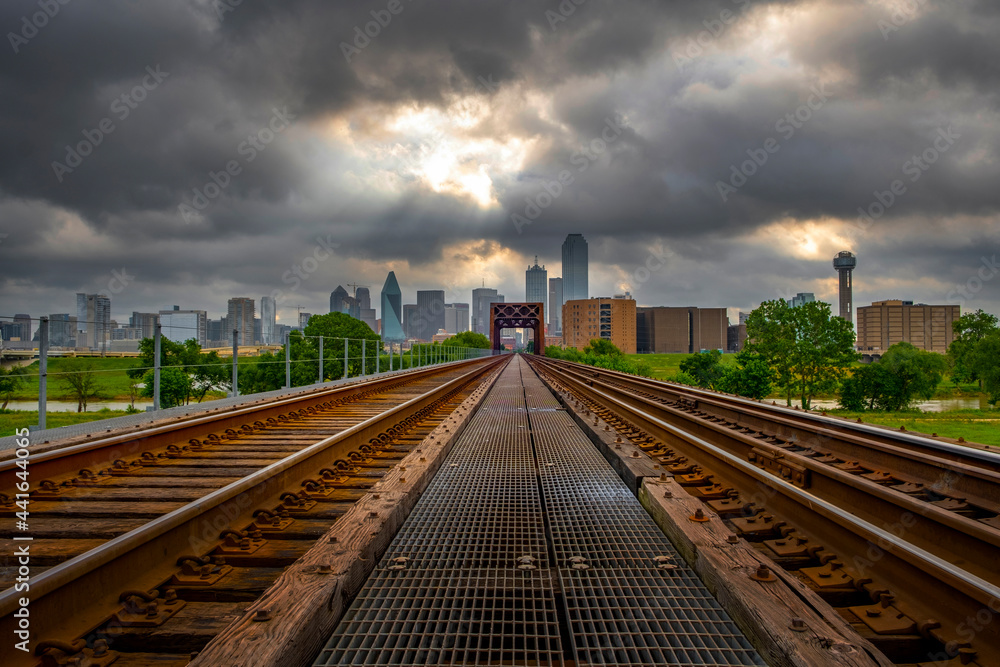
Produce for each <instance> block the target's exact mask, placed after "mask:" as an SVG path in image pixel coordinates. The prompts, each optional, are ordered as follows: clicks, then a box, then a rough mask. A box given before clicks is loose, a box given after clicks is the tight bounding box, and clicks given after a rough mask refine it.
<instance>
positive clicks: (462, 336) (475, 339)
mask: <svg viewBox="0 0 1000 667" xmlns="http://www.w3.org/2000/svg"><path fill="white" fill-rule="evenodd" d="M442 345H449V346H450V345H454V346H457V347H474V348H476V349H479V350H488V349H490V347H492V346H491V345H490V339H489V338H488V337H487V336H486V335H485V334H481V333H476V332H475V331H463V332H462V333H459V334H455V335H454V336H452V337H451V338H449V339H447V340H446V341H445V342H444V343H442Z"/></svg>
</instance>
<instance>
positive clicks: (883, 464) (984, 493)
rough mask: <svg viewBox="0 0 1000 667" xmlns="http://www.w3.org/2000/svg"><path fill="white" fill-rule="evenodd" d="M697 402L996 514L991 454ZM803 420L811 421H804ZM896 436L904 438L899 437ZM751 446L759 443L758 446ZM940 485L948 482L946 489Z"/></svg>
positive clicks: (582, 370)
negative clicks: (916, 445)
mask: <svg viewBox="0 0 1000 667" xmlns="http://www.w3.org/2000/svg"><path fill="white" fill-rule="evenodd" d="M542 363H549V364H552V363H553V362H552V361H551V360H547V361H545V362H542ZM566 363H567V362H558V364H559V367H560V368H561V369H562V370H563V371H564V372H569V373H572V374H574V375H576V376H577V377H581V378H584V379H585V380H586V381H588V382H600V384H601V386H605V387H612V386H613V384H611V383H610V382H605V381H600V380H598V379H597V377H595V372H594V371H595V369H594V368H593V367H592V366H582V365H579V364H572V365H570V366H569V367H568V368H563V366H562V364H566ZM597 370H598V371H599V372H598V373H597V374H596V375H597V376H598V377H599V376H600V375H606V376H608V379H609V380H612V379H613V380H617V381H619V382H620V384H622V385H625V386H626V387H641V388H642V390H644V391H647V392H648V393H649V394H651V395H657V396H660V397H662V394H663V393H670V392H673V393H674V394H675V395H676V396H678V397H682V398H683V397H686V395H685V394H683V392H682V391H681V390H678V389H676V388H675V387H674V386H672V385H662V384H661V383H658V382H655V381H654V382H649V381H640V380H638V379H637V378H635V377H634V376H629V375H624V374H618V373H612V372H610V371H604V370H603V369H597ZM699 403H700V405H699V406H698V408H699V409H702V410H703V409H706V406H709V407H716V408H717V409H718V410H724V411H727V412H729V414H728V415H727V414H713V416H717V417H720V418H727V419H731V420H734V421H737V422H738V423H739V424H740V425H741V426H747V427H749V428H754V429H757V430H760V431H762V432H766V433H767V434H768V435H775V436H780V437H782V438H784V439H786V440H789V441H790V442H791V441H794V444H795V445H797V446H799V447H803V448H806V449H812V448H815V449H816V450H826V451H825V452H824V453H827V452H828V453H831V454H836V455H837V456H839V457H840V458H843V459H844V460H846V461H856V462H858V463H861V464H863V465H864V466H865V467H868V468H871V469H872V470H873V471H890V472H893V473H894V477H895V478H897V479H899V480H900V481H901V482H919V483H925V484H926V485H928V486H933V488H932V489H931V490H932V491H935V492H936V493H939V494H940V495H942V496H957V497H962V498H965V499H968V500H970V501H972V503H973V504H974V505H978V506H980V507H982V508H983V509H984V510H986V511H989V512H993V513H1000V456H998V455H996V454H993V453H991V452H985V451H981V450H976V449H972V448H963V447H962V446H960V445H950V444H949V443H942V442H937V441H934V440H931V439H930V438H922V439H921V440H924V441H927V442H929V443H930V444H932V445H936V446H937V445H940V446H942V447H947V448H951V449H949V450H948V451H951V450H959V452H960V453H961V450H963V449H964V450H965V451H967V452H969V453H970V454H971V456H968V457H965V458H964V459H963V458H962V457H960V456H958V455H957V454H955V455H953V456H949V457H948V458H941V457H938V456H936V455H935V454H933V453H931V452H929V451H927V450H928V449H929V448H927V447H923V448H921V449H919V450H914V449H911V448H909V447H908V446H907V443H901V442H898V441H895V440H894V438H895V436H896V434H895V433H894V432H891V431H883V432H882V433H880V434H879V436H880V438H879V439H872V438H869V437H861V436H859V435H856V434H854V433H852V432H851V431H850V430H845V429H844V427H853V426H856V425H855V424H851V423H849V422H846V423H845V422H839V421H837V420H833V419H831V418H829V417H823V416H820V415H808V414H800V413H798V412H797V411H789V410H785V409H781V411H780V412H781V413H782V414H779V415H775V414H774V411H775V408H774V407H773V406H765V405H761V404H759V403H757V402H755V401H749V400H748V399H738V398H735V397H730V396H726V395H713V396H712V400H708V399H699ZM660 408H661V409H663V410H666V411H668V412H669V413H670V414H672V415H674V416H676V417H677V418H679V419H684V420H685V421H687V422H690V424H691V427H692V428H694V429H697V430H699V431H700V432H702V433H703V434H705V433H706V429H707V430H708V431H722V430H724V429H722V428H721V427H717V426H715V425H714V424H712V423H711V422H708V421H706V420H705V419H699V418H697V417H694V416H692V415H690V414H687V412H686V411H685V410H683V409H678V408H674V407H671V406H667V405H661V406H660ZM787 413H790V414H787ZM799 417H802V419H799ZM806 417H808V418H809V419H808V420H806V419H805V418H806ZM789 429H790V430H791V431H790V432H789ZM899 435H907V434H902V433H901V434H899ZM755 442H758V443H760V442H761V441H755ZM755 446H761V445H755ZM941 451H944V450H943V449H942V450H941ZM783 455H785V456H790V455H791V454H790V453H789V452H788V451H787V450H784V451H783ZM987 461H994V462H995V463H996V465H997V468H996V469H993V468H992V467H983V466H984V464H985V462H987ZM944 481H947V482H948V483H947V484H944V483H943V482H944Z"/></svg>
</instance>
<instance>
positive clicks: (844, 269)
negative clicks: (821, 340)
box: [833, 250, 858, 324]
mask: <svg viewBox="0 0 1000 667" xmlns="http://www.w3.org/2000/svg"><path fill="white" fill-rule="evenodd" d="M857 265H858V258H857V257H855V256H854V253H852V252H849V251H847V250H842V251H841V252H838V253H837V256H836V257H834V258H833V268H834V269H836V271H837V272H838V273H840V317H842V318H843V319H845V320H847V321H848V322H850V323H852V324H853V323H854V267H856V266H857Z"/></svg>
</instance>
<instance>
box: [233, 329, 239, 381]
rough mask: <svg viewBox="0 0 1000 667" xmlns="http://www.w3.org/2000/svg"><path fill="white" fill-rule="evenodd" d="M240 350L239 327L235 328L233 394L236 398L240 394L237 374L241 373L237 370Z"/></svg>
mask: <svg viewBox="0 0 1000 667" xmlns="http://www.w3.org/2000/svg"><path fill="white" fill-rule="evenodd" d="M239 352H240V332H239V330H238V329H233V393H232V396H233V397H234V398H235V397H236V396H239V395H240V390H239V387H237V386H236V376H237V374H238V373H239V371H238V370H237V359H239Z"/></svg>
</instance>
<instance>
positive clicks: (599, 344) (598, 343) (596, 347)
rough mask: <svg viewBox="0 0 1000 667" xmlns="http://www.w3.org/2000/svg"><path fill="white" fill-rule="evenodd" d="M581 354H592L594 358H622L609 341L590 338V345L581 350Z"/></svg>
mask: <svg viewBox="0 0 1000 667" xmlns="http://www.w3.org/2000/svg"><path fill="white" fill-rule="evenodd" d="M583 354H584V355H588V354H592V355H594V356H595V357H620V356H622V351H621V350H619V349H618V346H617V345H615V344H614V343H612V342H611V341H610V340H606V339H604V338H592V339H591V340H590V344H589V345H587V346H586V347H584V348H583Z"/></svg>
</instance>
